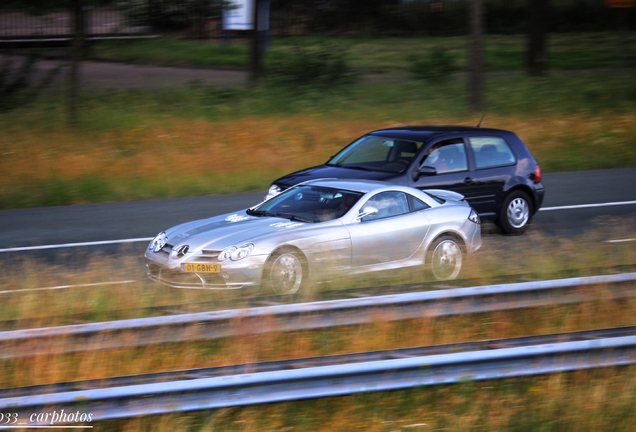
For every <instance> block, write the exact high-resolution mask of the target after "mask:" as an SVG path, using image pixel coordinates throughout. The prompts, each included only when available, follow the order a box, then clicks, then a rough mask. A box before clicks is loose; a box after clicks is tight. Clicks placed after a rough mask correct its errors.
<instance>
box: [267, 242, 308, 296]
mask: <svg viewBox="0 0 636 432" xmlns="http://www.w3.org/2000/svg"><path fill="white" fill-rule="evenodd" d="M304 263H305V261H304V258H303V257H301V256H300V255H299V254H298V253H296V252H293V251H290V250H282V251H277V252H275V253H274V254H273V255H272V256H271V257H270V258H269V260H268V261H267V264H266V266H265V274H264V275H263V279H264V280H263V282H264V283H265V284H266V285H268V286H269V287H270V288H271V289H272V290H273V291H274V293H276V294H278V295H284V294H295V293H296V292H298V290H299V289H300V287H301V286H303V285H305V284H304V282H305V281H304V280H303V279H304V277H305V273H306V272H305V268H306V265H305V264H304Z"/></svg>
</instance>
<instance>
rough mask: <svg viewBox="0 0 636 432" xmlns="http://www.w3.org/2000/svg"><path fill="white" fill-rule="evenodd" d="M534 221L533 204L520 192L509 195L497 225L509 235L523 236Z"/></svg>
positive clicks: (500, 212)
mask: <svg viewBox="0 0 636 432" xmlns="http://www.w3.org/2000/svg"><path fill="white" fill-rule="evenodd" d="M531 220H532V202H531V201H530V198H529V197H528V194H526V193H525V192H522V191H520V190H516V191H512V192H510V193H509V194H508V196H507V197H506V199H505V200H504V202H503V205H502V206H501V210H500V211H499V217H498V219H497V224H498V225H499V227H500V228H501V230H502V231H503V232H504V234H508V235H519V234H523V233H524V232H525V231H526V230H527V229H528V225H530V221H531Z"/></svg>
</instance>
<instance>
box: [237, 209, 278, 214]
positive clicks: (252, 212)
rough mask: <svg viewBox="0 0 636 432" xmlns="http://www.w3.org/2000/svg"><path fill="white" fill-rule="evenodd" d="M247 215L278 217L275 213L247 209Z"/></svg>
mask: <svg viewBox="0 0 636 432" xmlns="http://www.w3.org/2000/svg"><path fill="white" fill-rule="evenodd" d="M245 213H247V214H248V215H250V216H277V215H275V214H274V213H269V212H266V211H264V210H252V209H247V210H245Z"/></svg>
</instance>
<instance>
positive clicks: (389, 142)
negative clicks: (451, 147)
mask: <svg viewBox="0 0 636 432" xmlns="http://www.w3.org/2000/svg"><path fill="white" fill-rule="evenodd" d="M421 147H422V142H419V141H410V140H403V139H397V138H389V137H381V136H375V135H367V136H364V137H362V138H360V139H359V140H357V141H355V142H353V143H351V144H350V145H348V146H347V147H345V148H344V149H342V150H341V151H340V152H338V154H336V155H335V156H334V157H332V158H331V160H329V162H327V165H329V166H338V167H344V168H353V169H362V170H368V171H384V172H392V173H401V172H403V171H404V170H406V168H407V167H408V166H409V165H410V164H411V161H412V160H413V158H414V157H415V154H416V153H417V152H418V151H419V149H420V148H421Z"/></svg>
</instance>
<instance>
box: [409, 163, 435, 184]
mask: <svg viewBox="0 0 636 432" xmlns="http://www.w3.org/2000/svg"><path fill="white" fill-rule="evenodd" d="M434 175H437V168H435V167H432V166H429V165H422V166H421V167H419V168H418V169H416V170H415V171H414V172H413V179H414V180H417V179H418V178H420V177H421V176H434Z"/></svg>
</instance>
